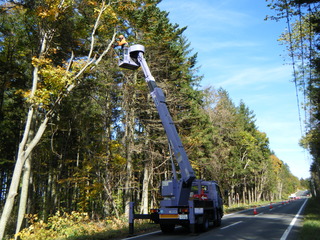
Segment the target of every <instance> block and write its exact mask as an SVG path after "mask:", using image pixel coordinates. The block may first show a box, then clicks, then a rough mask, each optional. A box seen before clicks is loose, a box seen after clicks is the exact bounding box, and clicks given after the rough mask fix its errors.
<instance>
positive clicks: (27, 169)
mask: <svg viewBox="0 0 320 240" xmlns="http://www.w3.org/2000/svg"><path fill="white" fill-rule="evenodd" d="M30 173H31V156H29V157H28V158H27V159H26V162H25V164H24V171H23V177H22V187H21V195H20V203H19V211H18V219H17V225H16V232H15V234H17V233H19V232H20V229H21V226H22V222H23V219H24V215H25V213H26V208H27V200H28V191H29V178H30ZM14 239H15V240H16V239H17V235H15V237H14Z"/></svg>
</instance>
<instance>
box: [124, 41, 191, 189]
mask: <svg viewBox="0 0 320 240" xmlns="http://www.w3.org/2000/svg"><path fill="white" fill-rule="evenodd" d="M143 55H144V46H142V45H133V46H131V47H130V48H129V51H128V54H127V56H126V55H125V56H124V60H123V61H122V62H120V64H119V66H120V67H124V68H128V69H137V68H139V67H140V66H141V68H142V70H143V73H144V76H145V80H146V82H147V84H148V86H149V89H150V94H151V96H152V98H153V101H154V103H155V106H156V108H157V110H158V113H159V116H160V119H161V121H162V124H163V127H164V129H165V132H166V134H167V137H168V141H169V144H170V145H171V148H172V150H173V152H174V155H175V158H176V160H177V162H178V165H179V168H180V174H181V180H182V181H183V184H184V185H187V186H189V187H190V188H191V183H192V181H193V180H194V179H195V174H194V171H193V169H192V167H191V165H190V162H189V160H188V156H187V154H186V151H185V149H184V147H183V145H182V142H181V139H180V137H179V135H178V132H177V129H176V127H175V125H174V123H173V121H172V118H171V115H170V113H169V111H168V108H167V104H166V99H165V96H164V94H163V91H162V89H161V88H159V87H158V86H157V84H156V82H155V79H154V77H153V76H152V74H151V72H150V69H149V67H148V64H147V62H146V60H145V58H144V56H143ZM180 190H181V189H180Z"/></svg>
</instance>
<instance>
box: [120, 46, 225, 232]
mask: <svg viewBox="0 0 320 240" xmlns="http://www.w3.org/2000/svg"><path fill="white" fill-rule="evenodd" d="M144 52H145V48H144V46H142V45H139V44H137V45H133V46H131V47H129V48H125V49H124V51H123V55H122V58H121V59H120V60H119V67H121V68H126V69H130V70H136V69H138V68H140V67H141V68H142V70H143V73H144V76H145V81H146V82H147V84H148V87H149V90H150V94H151V96H152V99H153V101H154V104H155V106H156V108H157V111H158V113H159V117H160V119H161V122H162V125H163V127H164V129H165V132H166V135H167V138H168V142H169V146H170V149H172V151H173V154H174V157H175V160H176V162H177V163H178V165H179V169H180V176H181V177H180V178H179V179H178V177H177V174H176V170H175V167H174V164H172V171H173V178H172V179H169V180H164V181H162V185H161V195H162V200H161V201H160V207H159V209H156V210H154V211H153V212H152V213H151V214H134V203H130V212H129V232H130V234H133V224H134V219H151V220H153V221H154V222H155V223H159V224H160V227H161V229H162V231H163V232H168V231H172V230H173V229H174V226H175V225H176V224H180V225H183V226H186V225H187V226H189V227H190V229H191V231H192V232H194V230H195V225H196V224H199V223H200V224H202V225H206V226H207V225H208V224H207V223H208V221H210V220H211V221H216V222H217V223H219V221H220V220H221V217H222V215H223V212H222V199H221V194H220V191H219V187H218V185H217V184H216V182H214V181H202V180H195V173H194V171H193V169H192V167H191V164H190V162H189V159H188V156H187V153H186V151H185V149H184V147H183V145H182V142H181V139H180V137H179V135H178V132H177V129H176V127H175V125H174V122H173V120H172V118H171V115H170V113H169V110H168V108H167V104H166V98H165V95H164V93H163V91H162V89H161V88H159V87H158V86H157V84H156V82H155V79H154V77H153V76H152V74H151V72H150V69H149V67H148V64H147V62H146V60H145V58H144Z"/></svg>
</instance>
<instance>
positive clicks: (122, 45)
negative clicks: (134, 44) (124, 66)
mask: <svg viewBox="0 0 320 240" xmlns="http://www.w3.org/2000/svg"><path fill="white" fill-rule="evenodd" d="M128 46H129V44H128V43H127V41H126V39H125V37H124V36H123V35H122V34H121V35H119V36H118V38H117V40H116V43H115V44H114V45H113V48H114V49H119V50H117V55H118V56H119V58H120V59H119V60H120V61H123V57H124V54H125V51H128Z"/></svg>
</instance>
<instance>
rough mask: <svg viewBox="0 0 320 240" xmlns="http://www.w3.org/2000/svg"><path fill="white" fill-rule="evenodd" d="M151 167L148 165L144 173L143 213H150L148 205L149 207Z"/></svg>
mask: <svg viewBox="0 0 320 240" xmlns="http://www.w3.org/2000/svg"><path fill="white" fill-rule="evenodd" d="M149 166H150V164H148V163H146V164H145V166H144V171H143V182H142V199H141V202H142V206H141V213H143V214H147V213H148V205H149Z"/></svg>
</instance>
